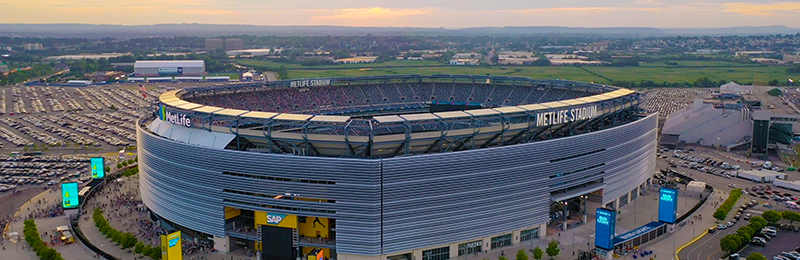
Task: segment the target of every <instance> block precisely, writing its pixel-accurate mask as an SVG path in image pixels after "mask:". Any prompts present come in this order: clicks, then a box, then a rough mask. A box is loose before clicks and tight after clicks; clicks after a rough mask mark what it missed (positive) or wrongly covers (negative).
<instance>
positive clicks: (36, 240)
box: [22, 219, 64, 260]
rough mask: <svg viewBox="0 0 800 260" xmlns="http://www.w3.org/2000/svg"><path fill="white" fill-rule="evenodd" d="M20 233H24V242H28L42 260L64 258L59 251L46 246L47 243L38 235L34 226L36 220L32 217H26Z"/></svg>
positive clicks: (61, 259)
mask: <svg viewBox="0 0 800 260" xmlns="http://www.w3.org/2000/svg"><path fill="white" fill-rule="evenodd" d="M23 224H24V226H23V228H22V234H23V235H25V242H28V245H30V247H31V249H33V251H34V252H36V255H37V256H39V259H42V260H64V257H62V256H61V253H59V252H57V251H56V250H55V249H52V248H50V247H47V244H45V243H44V241H42V239H41V238H40V237H39V230H38V229H37V228H36V222H35V221H34V220H33V219H28V220H25V221H24V222H23Z"/></svg>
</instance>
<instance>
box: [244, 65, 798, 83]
mask: <svg viewBox="0 0 800 260" xmlns="http://www.w3.org/2000/svg"><path fill="white" fill-rule="evenodd" d="M237 62H238V63H240V64H242V65H251V66H267V67H273V68H274V67H280V66H285V67H286V69H287V70H288V74H289V78H292V79H296V78H317V77H341V76H375V75H402V74H421V75H433V74H466V75H487V74H488V75H498V76H521V77H531V78H540V79H541V78H559V79H568V80H576V81H590V82H599V83H605V84H610V83H612V82H613V81H627V82H630V81H635V82H639V81H642V80H652V81H654V82H658V83H661V82H669V83H675V82H678V83H681V82H689V83H692V82H694V81H696V80H697V79H698V78H702V77H708V78H709V79H711V80H712V81H720V80H725V81H737V82H743V83H745V82H755V83H756V84H766V83H767V82H768V81H770V80H773V79H778V80H779V81H785V80H787V79H789V78H790V77H793V78H800V75H790V74H788V73H786V67H768V66H762V65H758V64H742V63H734V62H724V61H676V62H677V63H678V65H677V66H674V65H666V64H664V63H652V64H643V65H642V66H639V67H599V66H597V67H595V66H586V67H582V68H579V67H573V66H558V67H557V66H550V67H529V66H448V65H442V64H439V63H436V62H431V61H404V60H398V61H389V62H383V63H375V64H347V65H325V66H302V65H299V64H287V63H277V62H271V61H263V60H237Z"/></svg>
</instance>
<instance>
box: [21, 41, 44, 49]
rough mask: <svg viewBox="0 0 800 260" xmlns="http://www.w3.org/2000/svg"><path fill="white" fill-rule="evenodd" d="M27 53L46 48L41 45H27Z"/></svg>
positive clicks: (25, 46)
mask: <svg viewBox="0 0 800 260" xmlns="http://www.w3.org/2000/svg"><path fill="white" fill-rule="evenodd" d="M23 47H24V48H25V50H26V51H41V50H44V46H43V45H42V44H41V43H26V44H25V45H24V46H23Z"/></svg>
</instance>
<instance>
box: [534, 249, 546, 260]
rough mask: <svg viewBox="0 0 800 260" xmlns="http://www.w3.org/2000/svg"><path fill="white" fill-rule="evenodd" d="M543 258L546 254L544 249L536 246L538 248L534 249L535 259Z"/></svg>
mask: <svg viewBox="0 0 800 260" xmlns="http://www.w3.org/2000/svg"><path fill="white" fill-rule="evenodd" d="M543 256H544V252H542V249H541V248H539V246H536V248H534V249H533V259H536V260H541V259H542V257H543Z"/></svg>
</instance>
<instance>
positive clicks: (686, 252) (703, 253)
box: [678, 220, 747, 260]
mask: <svg viewBox="0 0 800 260" xmlns="http://www.w3.org/2000/svg"><path fill="white" fill-rule="evenodd" d="M745 225H747V221H744V220H739V221H738V222H736V224H734V225H733V226H732V227H729V228H727V229H723V230H717V231H716V232H714V233H712V234H708V235H706V236H704V237H703V238H701V239H700V240H698V241H697V242H694V244H692V245H690V246H688V247H686V248H684V249H683V250H681V253H680V254H678V257H680V259H692V260H710V259H719V258H720V257H722V256H723V254H724V253H723V252H722V251H721V250H720V246H719V241H720V240H721V239H722V238H723V237H725V236H727V235H730V234H732V233H736V230H737V229H739V227H741V226H745ZM704 228H709V227H704Z"/></svg>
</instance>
